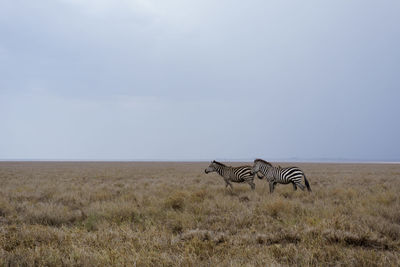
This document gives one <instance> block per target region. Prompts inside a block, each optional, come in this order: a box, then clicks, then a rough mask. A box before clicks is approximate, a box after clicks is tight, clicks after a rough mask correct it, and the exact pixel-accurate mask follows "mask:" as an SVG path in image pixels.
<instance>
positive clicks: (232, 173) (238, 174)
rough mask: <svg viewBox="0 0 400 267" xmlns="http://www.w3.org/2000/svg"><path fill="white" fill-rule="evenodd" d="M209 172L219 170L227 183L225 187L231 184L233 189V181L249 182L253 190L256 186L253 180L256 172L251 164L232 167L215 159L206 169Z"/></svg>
mask: <svg viewBox="0 0 400 267" xmlns="http://www.w3.org/2000/svg"><path fill="white" fill-rule="evenodd" d="M209 172H217V173H218V174H219V175H221V176H222V177H223V178H224V181H225V183H226V185H225V187H228V185H229V186H230V187H231V189H233V187H232V184H231V182H233V183H247V184H249V185H250V187H251V189H253V190H254V188H255V187H256V185H255V184H254V182H253V180H254V173H253V172H252V170H251V166H241V167H230V166H226V165H225V164H223V163H220V162H218V161H215V160H214V161H213V162H211V164H210V166H208V168H207V169H205V173H209Z"/></svg>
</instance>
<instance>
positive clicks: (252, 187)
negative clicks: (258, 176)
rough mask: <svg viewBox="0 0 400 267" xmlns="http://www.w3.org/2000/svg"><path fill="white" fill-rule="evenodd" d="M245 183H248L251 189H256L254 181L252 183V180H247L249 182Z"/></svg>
mask: <svg viewBox="0 0 400 267" xmlns="http://www.w3.org/2000/svg"><path fill="white" fill-rule="evenodd" d="M247 183H248V184H249V185H250V187H251V190H254V189H256V185H255V183H254V182H253V181H249V182H247Z"/></svg>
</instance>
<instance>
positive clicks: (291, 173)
mask: <svg viewBox="0 0 400 267" xmlns="http://www.w3.org/2000/svg"><path fill="white" fill-rule="evenodd" d="M277 171H278V175H276V176H275V178H276V179H277V182H280V183H283V184H287V183H291V182H300V181H301V179H302V177H303V176H304V172H303V171H302V170H301V169H300V168H298V167H286V168H278V169H277Z"/></svg>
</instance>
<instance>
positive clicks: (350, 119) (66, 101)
mask: <svg viewBox="0 0 400 267" xmlns="http://www.w3.org/2000/svg"><path fill="white" fill-rule="evenodd" d="M399 14H400V2H399V1H396V0H392V1H385V0H383V1H369V0H357V1H356V0H354V1H348V0H339V1H338V0H335V1H319V0H315V1H282V0H276V1H264V0H263V1H261V0H260V1H255V0H250V1H232V0H229V1H227V0H226V1H225V0H222V1H211V0H202V1H194V0H193V1H183V0H131V1H128V0H38V1H30V0H29V1H28V0H0V121H1V124H0V159H104V160H106V159H110V160H118V159H122V160H134V159H163V160H196V159H204V160H212V159H253V158H255V157H263V158H265V159H269V160H277V159H280V160H284V159H287V160H290V159H297V160H310V159H313V160H316V159H350V160H367V161H371V160H372V161H376V160H378V161H400V141H399V137H400V123H399V115H400V105H399V100H400V49H399V47H400V27H399V25H400V16H399Z"/></svg>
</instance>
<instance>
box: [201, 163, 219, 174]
mask: <svg viewBox="0 0 400 267" xmlns="http://www.w3.org/2000/svg"><path fill="white" fill-rule="evenodd" d="M220 164H221V163H219V162H217V161H215V160H213V161H212V162H211V164H210V166H208V168H207V169H205V170H204V172H205V173H209V172H215V171H217V167H218V165H220Z"/></svg>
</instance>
